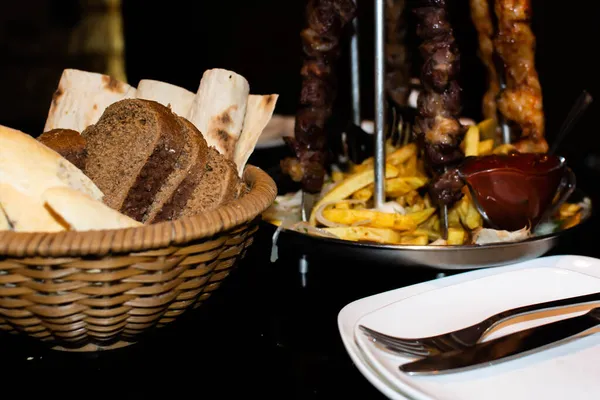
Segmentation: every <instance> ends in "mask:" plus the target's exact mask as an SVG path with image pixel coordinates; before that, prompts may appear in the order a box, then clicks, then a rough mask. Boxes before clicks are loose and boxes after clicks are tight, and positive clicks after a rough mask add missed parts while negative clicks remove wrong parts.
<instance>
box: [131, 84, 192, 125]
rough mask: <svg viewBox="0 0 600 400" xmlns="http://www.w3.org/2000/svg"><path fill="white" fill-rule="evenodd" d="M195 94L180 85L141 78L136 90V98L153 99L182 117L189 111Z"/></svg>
mask: <svg viewBox="0 0 600 400" xmlns="http://www.w3.org/2000/svg"><path fill="white" fill-rule="evenodd" d="M195 96H196V95H195V94H194V93H192V92H190V91H189V90H187V89H184V88H182V87H179V86H175V85H171V84H170V83H166V82H160V81H155V80H152V79H142V80H141V81H140V82H139V83H138V87H137V91H136V97H137V98H138V99H145V100H154V101H156V102H157V103H160V104H162V105H163V106H166V107H170V108H171V111H173V112H174V113H175V114H177V115H179V116H181V117H184V118H185V117H187V116H188V114H189V113H190V110H191V108H192V103H193V102H194V97H195Z"/></svg>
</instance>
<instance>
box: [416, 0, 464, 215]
mask: <svg viewBox="0 0 600 400" xmlns="http://www.w3.org/2000/svg"><path fill="white" fill-rule="evenodd" d="M414 12H415V14H416V16H417V21H418V22H417V24H418V25H417V35H418V36H419V38H421V40H422V41H423V42H422V43H421V46H420V50H421V55H422V56H423V67H422V70H421V82H422V84H423V90H422V92H421V93H420V94H419V98H418V101H417V103H418V111H417V113H418V116H417V118H416V123H415V127H414V134H415V137H416V139H417V142H418V143H419V144H420V145H421V148H422V149H423V153H424V158H425V162H426V164H427V166H428V167H429V169H430V170H431V172H432V173H433V175H434V179H433V182H432V184H431V186H430V192H431V195H432V197H433V199H434V200H436V201H437V202H440V203H441V204H445V205H450V204H452V203H453V202H454V201H456V200H458V199H460V197H461V196H462V195H461V192H460V190H459V191H458V192H457V193H455V192H454V191H452V190H445V187H446V186H450V187H453V185H452V184H451V180H448V182H445V181H440V177H441V176H442V173H443V172H444V170H446V169H447V168H448V167H450V166H452V165H454V164H456V163H457V162H459V161H460V160H462V159H463V157H464V155H463V153H462V151H461V150H460V143H461V141H462V138H463V136H464V133H465V130H464V128H463V126H462V125H461V124H460V122H459V121H458V116H459V114H460V109H461V107H460V92H461V89H460V87H459V85H458V82H457V81H456V79H457V76H458V73H459V67H460V56H459V52H458V48H457V46H456V43H455V41H454V35H453V31H452V27H451V26H450V22H449V20H448V15H447V10H446V1H445V0H419V1H418V5H417V7H416V8H415V10H414Z"/></svg>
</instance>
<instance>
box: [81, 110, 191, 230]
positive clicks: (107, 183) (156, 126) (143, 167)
mask: <svg viewBox="0 0 600 400" xmlns="http://www.w3.org/2000/svg"><path fill="white" fill-rule="evenodd" d="M123 129H124V131H125V134H123V133H122V132H121V130H123ZM82 134H83V136H84V138H85V139H86V140H87V142H88V162H87V163H86V173H87V174H88V176H89V177H90V178H91V179H93V180H94V181H95V182H96V184H97V185H98V186H99V187H101V188H104V190H103V191H104V194H105V204H106V205H108V206H109V207H112V208H114V209H116V210H119V211H121V212H122V213H123V214H125V215H127V216H129V217H131V218H133V219H135V220H138V221H141V220H142V218H143V216H144V214H145V213H146V211H147V210H148V207H149V206H150V204H151V203H152V201H153V200H154V197H155V196H156V194H157V193H158V191H159V190H160V188H161V185H162V184H163V183H164V182H165V180H166V179H167V178H168V177H169V175H170V174H171V173H172V172H173V170H174V168H175V163H176V162H177V160H178V158H179V156H180V155H181V152H182V150H183V147H184V134H183V131H182V129H181V126H180V125H179V123H178V122H177V118H176V117H175V115H174V114H173V113H172V112H171V111H170V110H169V109H168V108H167V107H165V106H163V105H161V104H159V103H157V102H154V101H150V100H141V99H127V100H122V101H119V102H117V103H114V104H112V105H110V106H109V107H107V109H106V111H105V112H104V114H103V115H102V117H101V118H100V120H99V121H98V123H97V124H95V125H92V126H90V127H88V128H87V129H86V130H85V131H84V132H83V133H82Z"/></svg>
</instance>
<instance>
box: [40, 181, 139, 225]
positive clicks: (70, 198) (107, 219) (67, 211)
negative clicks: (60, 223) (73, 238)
mask: <svg viewBox="0 0 600 400" xmlns="http://www.w3.org/2000/svg"><path fill="white" fill-rule="evenodd" d="M42 201H44V202H45V203H46V205H47V206H48V207H50V208H51V209H52V210H53V211H54V212H55V213H56V214H57V215H60V217H61V218H62V219H63V220H64V221H65V222H66V223H67V224H69V227H70V229H71V230H75V231H90V230H101V229H120V228H130V227H136V226H142V225H143V224H142V223H141V222H138V221H136V220H134V219H131V218H129V217H128V216H126V215H123V214H121V213H120V212H118V211H116V210H113V209H112V208H110V207H108V206H107V205H105V204H104V203H102V202H100V201H97V200H94V199H93V198H91V197H89V196H88V195H86V194H83V193H81V192H78V191H77V190H73V189H71V188H68V187H54V188H50V189H47V190H46V191H45V192H44V193H43V194H42Z"/></svg>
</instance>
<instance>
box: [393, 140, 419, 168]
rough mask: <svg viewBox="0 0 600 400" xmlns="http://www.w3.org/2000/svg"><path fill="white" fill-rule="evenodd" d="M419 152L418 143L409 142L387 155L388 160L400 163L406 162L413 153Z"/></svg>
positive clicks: (395, 163)
mask: <svg viewBox="0 0 600 400" xmlns="http://www.w3.org/2000/svg"><path fill="white" fill-rule="evenodd" d="M416 154H417V145H416V144H415V143H409V144H407V145H405V146H402V147H400V148H399V149H398V150H396V151H394V152H392V153H390V154H388V155H387V158H386V162H389V163H390V164H393V165H400V164H402V163H403V162H406V161H407V160H408V159H409V158H410V157H412V156H413V155H414V156H416Z"/></svg>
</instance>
